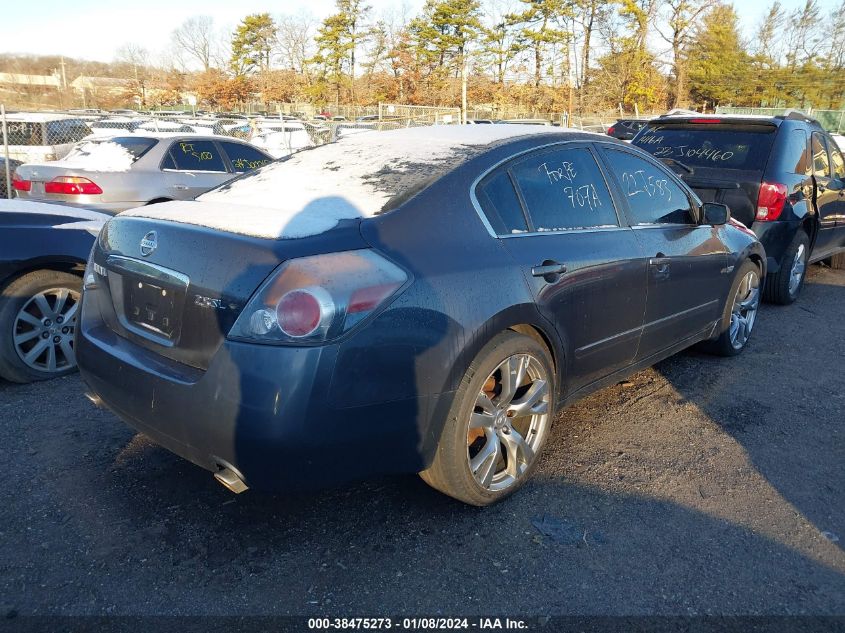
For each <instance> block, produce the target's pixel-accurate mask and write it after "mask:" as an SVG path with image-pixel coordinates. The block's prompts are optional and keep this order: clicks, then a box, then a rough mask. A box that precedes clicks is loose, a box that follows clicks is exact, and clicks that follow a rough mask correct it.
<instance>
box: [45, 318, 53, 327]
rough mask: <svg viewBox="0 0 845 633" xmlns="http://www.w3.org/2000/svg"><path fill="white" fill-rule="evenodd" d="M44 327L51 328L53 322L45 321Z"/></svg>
mask: <svg viewBox="0 0 845 633" xmlns="http://www.w3.org/2000/svg"><path fill="white" fill-rule="evenodd" d="M44 325H45V326H47V327H50V326H51V325H53V322H52V321H51V320H50V319H44Z"/></svg>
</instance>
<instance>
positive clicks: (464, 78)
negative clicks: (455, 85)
mask: <svg viewBox="0 0 845 633" xmlns="http://www.w3.org/2000/svg"><path fill="white" fill-rule="evenodd" d="M462 61H463V64H461V125H466V122H467V61H466V58H464V59H463V60H462Z"/></svg>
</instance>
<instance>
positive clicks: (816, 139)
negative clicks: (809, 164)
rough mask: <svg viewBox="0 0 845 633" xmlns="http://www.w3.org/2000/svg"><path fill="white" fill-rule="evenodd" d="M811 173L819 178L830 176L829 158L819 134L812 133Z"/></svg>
mask: <svg viewBox="0 0 845 633" xmlns="http://www.w3.org/2000/svg"><path fill="white" fill-rule="evenodd" d="M812 151H813V175H814V176H818V177H820V178H829V177H830V159H829V158H828V156H827V148H826V147H825V144H824V141H823V140H822V136H821V134H815V133H814V134H813V143H812Z"/></svg>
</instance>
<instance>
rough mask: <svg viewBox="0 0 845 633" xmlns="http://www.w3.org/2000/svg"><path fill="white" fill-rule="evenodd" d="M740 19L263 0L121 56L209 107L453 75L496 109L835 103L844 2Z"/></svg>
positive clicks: (578, 2) (842, 58)
mask: <svg viewBox="0 0 845 633" xmlns="http://www.w3.org/2000/svg"><path fill="white" fill-rule="evenodd" d="M747 26H750V27H751V28H747V29H746V30H745V31H744V30H743V29H742V28H741V27H742V25H741V24H740V20H739V18H738V16H737V13H736V11H735V10H734V8H733V7H732V5H730V4H728V3H725V2H720V1H719V0H426V2H425V4H424V6H423V7H422V10H421V11H420V12H419V13H418V14H416V15H408V14H406V13H405V12H403V11H402V10H401V9H392V10H388V11H386V12H383V13H381V14H378V15H377V14H376V13H375V12H374V10H373V9H372V7H371V6H370V5H369V4H367V2H366V0H336V4H335V10H334V12H333V13H332V14H331V15H329V16H328V17H326V18H325V19H324V20H322V21H318V20H316V19H314V18H313V17H312V16H311V15H309V14H307V13H298V14H283V15H271V14H269V13H258V14H251V15H247V16H245V17H244V18H243V19H242V20H241V21H240V22H239V23H238V24H237V26H236V27H235V28H234V30H226V29H222V28H221V27H220V26H219V25H217V24H216V23H215V20H214V19H213V18H212V17H210V16H195V17H192V18H190V19H188V20H186V21H185V22H184V23H182V24H181V25H180V26H179V27H178V28H176V29H175V30H174V31H173V33H172V38H171V45H170V48H169V50H168V51H167V53H166V55H165V56H164V57H163V58H161V59H159V61H158V63H157V64H153V63H151V62H150V55H149V53H148V52H147V51H145V50H144V49H143V48H142V47H139V46H137V45H131V44H129V45H126V46H124V47H123V49H121V51H119V53H118V57H117V60H116V63H118V64H120V65H121V66H120V68H121V69H122V72H123V74H124V75H123V76H126V77H128V78H130V79H132V80H133V81H137V83H138V84H139V86H138V90H137V92H143V82H145V81H147V82H149V81H151V80H153V79H155V81H157V83H159V84H166V86H167V90H164V91H159V92H158V93H157V94H159V95H162V94H164V95H168V94H172V95H173V98H174V99H176V98H177V97H176V95H178V94H180V93H183V92H185V91H192V92H194V93H195V94H197V95H198V97H199V99H200V101H201V103H202V104H204V105H206V106H209V107H220V108H232V107H236V106H237V105H238V104H242V103H246V102H254V101H256V100H261V101H263V102H264V103H265V104H267V105H268V107H269V106H270V105H271V104H273V103H277V102H286V103H290V102H310V103H313V104H315V105H318V106H324V107H328V108H331V106H333V105H334V106H338V105H341V104H342V105H361V106H364V105H373V104H376V103H378V102H401V103H409V104H419V105H442V106H457V105H460V103H461V88H462V79H463V78H465V79H466V90H467V95H468V100H469V102H470V103H471V104H473V105H476V106H481V107H484V108H487V109H491V110H493V111H494V112H495V111H496V110H497V109H504V108H511V109H512V108H513V107H519V108H524V109H526V110H534V111H537V112H562V111H568V112H573V113H587V112H606V111H608V110H612V109H618V108H619V107H620V106H621V107H622V108H623V109H624V110H626V111H629V112H630V111H632V110H639V111H641V112H650V111H660V110H665V109H667V108H673V107H682V108H687V107H691V108H696V109H702V108H706V109H712V108H713V107H715V106H717V105H735V106H771V107H803V108H808V107H813V108H816V109H823V108H833V109H836V108H840V107H841V106H842V105H843V104H842V102H843V92H845V78H843V77H842V70H843V67H845V0H842V3H841V4H840V5H839V6H836V7H834V6H827V5H823V4H821V2H820V0H805V2H804V4H803V5H801V6H799V7H798V8H796V9H793V10H787V9H785V8H784V7H783V5H781V3H780V2H779V1H774V2H772V3H771V4H770V5H769V6H768V7H767V9H766V11H765V14H764V15H763V17H762V18H761V19H760V20H759V22H758V23H757V24H754V25H747ZM744 32H747V33H750V35H746V36H744ZM256 95H260V97H258V99H256Z"/></svg>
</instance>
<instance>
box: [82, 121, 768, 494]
mask: <svg viewBox="0 0 845 633" xmlns="http://www.w3.org/2000/svg"><path fill="white" fill-rule="evenodd" d="M765 261H766V258H765V254H764V252H763V249H762V247H761V246H760V244H759V242H758V241H757V240H756V239H755V237H754V235H753V234H751V233H750V232H749V231H748V230H747V229H744V228H743V227H741V226H738V225H737V224H735V223H733V222H732V221H731V220H730V217H729V211H728V209H727V207H725V206H724V205H720V204H714V203H705V204H702V203H701V202H700V201H699V199H698V198H697V197H696V196H695V194H694V193H692V192H691V190H690V189H688V188H687V187H686V186H685V185H684V184H683V182H681V181H680V180H679V179H678V178H677V177H676V176H675V175H674V174H673V173H672V172H671V171H670V170H668V169H667V168H665V167H664V165H663V164H662V163H660V162H658V161H657V160H656V159H654V158H652V157H651V156H650V155H648V154H646V153H644V152H642V151H641V150H639V149H637V148H634V147H631V146H630V145H628V144H625V143H623V142H620V141H616V140H615V139H611V138H608V137H607V136H604V135H601V136H600V135H595V134H588V133H583V132H578V131H571V130H555V129H552V128H548V127H542V126H518V125H508V126H454V127H452V126H437V127H429V128H415V129H403V130H396V131H390V132H379V133H373V134H360V135H351V136H348V137H343V138H341V139H340V140H339V141H337V142H336V143H332V144H328V145H323V146H319V147H315V148H312V149H306V150H303V151H301V152H299V153H297V154H294V155H292V156H290V157H288V158H285V159H282V160H281V161H278V162H276V163H273V164H270V165H268V166H266V167H263V168H261V169H258V170H256V171H255V172H253V173H250V174H248V175H245V176H243V177H241V178H239V179H237V180H234V181H231V182H229V183H227V184H225V185H223V186H221V187H219V188H217V189H216V190H213V191H211V192H209V193H206V194H204V195H201V196H199V197H198V198H197V199H196V200H194V201H176V202H168V203H164V204H159V205H155V206H147V207H141V208H138V209H134V210H130V211H127V212H125V213H123V214H121V215H119V216H116V217H115V218H113V219H111V220H110V221H109V222H108V224H107V225H106V226H105V227H104V229H103V231H102V232H101V233H100V236H99V239H98V243H97V244H96V245H95V247H94V249H93V251H92V253H91V258H90V261H89V262H88V267H87V271H86V274H85V279H84V288H85V289H84V293H83V298H82V307H81V310H80V314H81V316H80V319H79V322H78V326H77V331H76V335H77V342H76V354H77V359H78V363H79V367H80V370H81V372H82V375H83V377H84V379H85V381H86V382H87V384H88V385H89V387H90V389H91V393H90V397H91V398H92V399H93V400H94V401H95V402H100V403H102V404H104V405H106V406H107V407H109V408H110V409H112V410H113V411H114V412H115V413H116V414H117V415H118V416H120V417H121V418H123V419H124V420H125V421H126V422H127V423H128V424H129V425H131V426H132V427H134V428H136V429H138V430H140V431H142V432H143V433H145V434H147V435H148V436H149V437H151V438H153V439H154V440H155V441H156V442H158V443H160V444H161V445H162V446H164V447H166V448H168V449H169V450H171V451H173V452H174V453H177V454H178V455H181V456H183V457H185V458H187V459H189V460H191V461H192V462H194V463H195V464H197V465H199V466H201V467H203V468H205V469H207V470H209V471H211V472H212V473H214V475H215V477H216V478H217V479H218V480H219V481H220V482H221V483H223V484H224V485H225V486H227V487H228V488H229V489H230V490H233V491H235V492H241V491H243V490H245V489H247V488H248V487H254V488H257V489H265V490H266V489H284V488H287V487H289V486H302V485H306V486H320V485H329V484H335V483H337V482H340V481H347V480H351V479H356V478H362V477H367V476H372V475H375V474H377V473H402V472H419V473H421V475H422V477H423V479H424V480H425V481H426V482H428V483H429V484H430V485H432V486H433V487H434V488H436V489H438V490H440V491H442V492H444V493H446V494H448V495H451V496H452V497H455V498H457V499H460V500H462V501H464V502H466V503H470V504H475V505H486V504H490V503H492V502H495V501H497V500H499V499H501V498H502V497H504V496H506V495H508V494H510V493H512V492H513V491H514V490H516V489H517V488H518V487H519V486H520V485H521V484H522V483H523V482H524V481H525V480H526V479H527V478H528V477H529V476H530V475H531V473H532V471H533V470H534V468H535V467H536V465H537V460H538V457H539V455H540V453H541V450H542V449H543V445H544V443H545V441H546V438H547V437H548V434H549V429H550V426H551V424H552V422H553V420H554V414H555V412H556V411H557V410H558V409H559V408H561V407H562V406H564V405H566V404H567V403H569V402H571V401H573V400H574V399H576V398H578V397H580V396H583V395H584V394H586V393H588V392H590V391H593V390H595V389H598V388H600V387H602V386H604V385H608V384H611V383H613V382H614V381H618V380H620V379H621V378H623V377H624V376H625V375H627V374H630V373H632V372H634V371H636V370H638V369H641V368H643V367H646V366H648V365H651V364H653V363H655V362H657V361H659V360H661V359H663V358H665V357H667V356H669V355H671V354H674V353H676V352H678V351H679V350H682V349H684V348H686V347H689V346H691V345H694V344H697V343H701V344H702V345H704V346H706V347H708V348H709V349H711V350H713V351H714V352H717V353H719V354H723V355H728V356H729V355H735V354H737V353H739V352H741V351H742V350H743V348H744V347H745V346H746V344H747V342H748V340H749V336H750V335H751V332H752V329H753V327H754V323H755V316H756V313H757V308H758V304H759V296H760V294H759V288H760V281H761V279H762V278H763V276H764V274H765Z"/></svg>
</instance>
